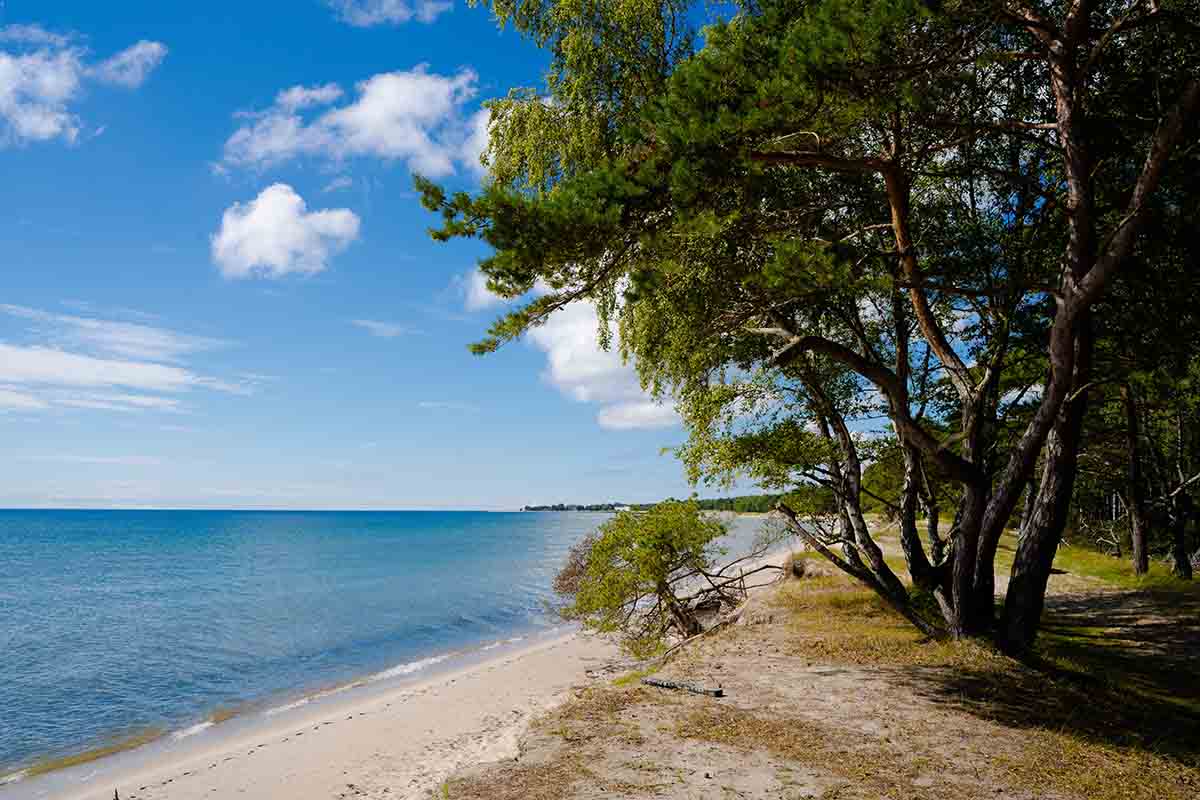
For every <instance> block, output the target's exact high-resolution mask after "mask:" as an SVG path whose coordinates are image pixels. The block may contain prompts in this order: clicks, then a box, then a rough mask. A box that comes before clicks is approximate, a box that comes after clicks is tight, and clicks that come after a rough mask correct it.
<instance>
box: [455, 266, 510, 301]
mask: <svg viewBox="0 0 1200 800" xmlns="http://www.w3.org/2000/svg"><path fill="white" fill-rule="evenodd" d="M459 282H460V286H461V287H462V292H463V305H464V306H465V307H466V309H467V311H482V310H483V309H485V308H492V307H493V306H498V305H503V304H504V303H506V302H508V301H507V300H506V299H505V298H503V297H501V296H500V295H498V294H494V293H493V292H492V291H491V290H490V289H488V286H487V276H486V275H484V274H483V273H482V272H480V271H479V270H478V269H473V270H471V271H470V272H468V273H467V274H466V275H464V276H463V277H462V278H461V279H459Z"/></svg>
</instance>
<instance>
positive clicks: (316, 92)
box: [220, 64, 486, 177]
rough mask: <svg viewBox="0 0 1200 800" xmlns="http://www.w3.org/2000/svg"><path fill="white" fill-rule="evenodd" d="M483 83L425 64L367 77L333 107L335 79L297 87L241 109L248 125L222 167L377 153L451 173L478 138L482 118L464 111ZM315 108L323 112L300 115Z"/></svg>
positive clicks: (433, 172)
mask: <svg viewBox="0 0 1200 800" xmlns="http://www.w3.org/2000/svg"><path fill="white" fill-rule="evenodd" d="M477 82H478V75H476V74H475V72H474V71H473V70H470V69H462V70H459V72H457V73H456V74H454V75H437V74H433V73H430V72H429V69H428V66H427V65H424V64H421V65H418V66H417V67H415V68H413V69H411V70H408V71H406V72H405V71H398V72H384V73H380V74H378V75H373V76H372V77H370V78H368V79H366V80H364V81H361V82H360V83H358V84H357V86H356V87H355V90H356V93H357V97H356V98H355V99H354V100H353V101H352V102H349V103H344V104H342V105H334V104H335V103H336V101H337V100H339V99H340V98H341V90H340V89H339V88H338V87H337V86H336V85H335V84H326V85H324V86H320V87H303V86H296V87H292V88H290V89H286V90H284V91H283V92H280V93H279V95H278V96H277V97H276V98H275V102H274V104H273V105H272V106H271V107H270V108H268V109H266V110H264V111H257V112H242V113H241V114H239V115H238V117H239V118H240V119H242V120H244V124H243V125H242V126H241V127H240V128H238V130H236V131H235V132H234V133H233V135H232V136H230V137H229V139H228V140H227V141H226V142H225V150H224V155H223V158H222V162H221V165H220V166H221V167H222V168H228V167H250V168H257V169H263V168H267V167H270V166H273V165H276V164H280V163H283V162H285V161H289V160H292V159H296V158H302V157H309V158H319V159H326V160H331V161H335V162H338V161H342V160H344V159H347V158H352V157H375V158H382V159H386V160H389V161H403V162H405V163H406V164H407V165H408V166H409V167H410V168H411V169H413V170H415V171H418V172H422V173H424V174H426V175H430V176H432V177H438V176H443V175H448V174H450V173H452V172H453V171H454V170H455V167H456V165H458V164H464V163H467V162H468V160H469V159H470V158H471V156H470V154H469V150H468V147H475V146H477V143H478V122H477V121H475V120H474V119H473V118H472V119H467V118H465V116H464V111H463V108H464V106H465V104H466V103H467V102H468V101H470V100H471V99H472V98H473V97H474V96H475V94H476V92H477V87H476V84H477ZM298 100H300V101H302V102H299V103H298V102H297V101H298ZM315 109H324V110H323V111H320V113H310V114H308V116H307V117H306V116H305V114H302V113H301V112H305V111H308V112H313V111H314V110H315ZM485 127H486V126H485ZM485 133H486V131H485ZM475 160H476V163H477V162H478V152H476V153H475Z"/></svg>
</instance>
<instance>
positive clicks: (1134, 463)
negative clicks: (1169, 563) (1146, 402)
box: [1121, 384, 1150, 575]
mask: <svg viewBox="0 0 1200 800" xmlns="http://www.w3.org/2000/svg"><path fill="white" fill-rule="evenodd" d="M1121 402H1122V404H1123V405H1124V407H1125V449H1126V458H1127V459H1128V462H1129V492H1128V494H1129V498H1128V502H1127V503H1126V506H1127V507H1128V508H1129V538H1130V540H1131V542H1132V546H1133V572H1134V574H1136V575H1145V574H1146V573H1147V572H1149V571H1150V551H1149V550H1148V549H1147V535H1148V532H1149V529H1150V519H1149V514H1148V513H1147V511H1146V492H1145V487H1144V485H1143V481H1142V448H1141V444H1140V440H1141V433H1140V430H1139V428H1140V425H1139V420H1138V410H1137V400H1136V399H1135V398H1134V396H1133V389H1132V388H1131V387H1130V386H1129V384H1123V385H1122V386H1121Z"/></svg>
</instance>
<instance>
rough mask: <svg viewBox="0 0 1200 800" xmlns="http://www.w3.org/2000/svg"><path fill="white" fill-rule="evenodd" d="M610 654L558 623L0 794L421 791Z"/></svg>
mask: <svg viewBox="0 0 1200 800" xmlns="http://www.w3.org/2000/svg"><path fill="white" fill-rule="evenodd" d="M617 662H619V658H618V654H617V651H616V649H615V647H613V646H612V645H611V644H608V643H606V642H604V641H602V640H600V639H597V638H595V637H589V636H584V635H582V634H569V635H565V636H562V637H558V638H555V639H551V640H548V641H543V642H539V643H537V644H534V645H531V646H530V647H528V648H526V649H523V650H518V651H515V652H510V653H508V654H505V655H502V656H498V657H496V658H493V659H490V660H485V661H482V662H479V663H477V664H475V665H472V666H470V667H465V668H463V669H460V670H458V671H454V672H447V673H445V674H442V675H439V676H437V677H434V678H431V679H429V680H428V681H424V682H421V683H418V684H410V685H408V686H405V687H403V688H399V689H396V690H389V691H387V692H386V693H383V694H380V695H378V696H375V697H371V698H370V699H367V700H360V701H351V702H347V703H332V704H328V703H324V704H320V707H319V708H315V709H313V710H312V711H311V712H308V713H303V712H301V713H298V714H297V713H293V714H289V715H286V717H284V716H282V715H281V718H280V720H279V722H278V723H277V724H268V725H265V726H256V727H255V728H254V729H253V730H251V731H247V732H246V733H245V734H244V735H238V736H233V737H227V738H220V737H217V738H218V740H217V741H216V742H214V744H213V745H212V746H209V747H206V748H203V749H198V750H197V749H192V750H189V751H188V752H187V753H186V754H184V753H174V754H173V753H169V752H166V753H163V754H162V755H161V757H156V758H153V759H152V760H151V761H150V762H149V763H140V764H137V765H136V766H135V765H130V766H128V767H120V766H118V767H115V768H114V767H112V766H109V765H106V764H105V763H104V762H96V763H94V764H92V765H90V766H91V767H92V769H91V770H89V771H87V772H85V773H84V775H83V776H81V777H80V778H77V779H75V780H76V781H81V780H82V781H83V782H82V783H79V784H78V785H77V786H75V787H55V788H53V789H50V788H43V789H39V786H38V784H39V783H40V782H41V779H30V780H28V781H22V782H21V783H18V784H14V785H11V786H9V787H5V788H3V789H0V796H7V795H8V794H9V792H10V791H11V792H12V794H13V795H14V796H28V797H37V796H42V797H62V798H70V799H71V800H111V798H112V797H113V792H114V790H115V791H117V792H119V793H120V797H121V798H123V800H168V798H169V800H199V798H214V797H216V798H228V797H239V796H242V797H254V798H268V799H270V798H279V800H284V799H285V798H286V799H287V800H309V799H310V798H311V800H318V799H319V800H329V799H330V798H352V797H371V798H422V797H427V796H428V795H429V792H430V791H431V790H433V789H436V788H437V786H438V784H439V783H440V782H441V781H442V780H443V779H444V778H445V777H446V776H447V775H449V774H450V773H451V772H453V771H454V770H455V769H458V768H460V767H462V766H465V765H468V764H473V763H479V762H484V761H491V760H495V759H500V758H510V757H513V756H515V755H516V753H517V741H518V738H519V736H520V734H521V732H522V731H523V730H524V728H525V727H526V726H527V725H528V723H529V721H530V719H531V718H532V717H533V716H534V715H536V714H538V713H540V712H543V711H545V710H547V709H550V708H553V707H554V706H555V705H557V704H558V703H560V702H561V701H562V700H563V699H564V698H565V696H566V695H567V693H568V691H569V690H570V689H571V688H572V687H573V686H579V685H585V684H587V683H590V682H592V681H594V680H598V679H602V678H608V677H611V675H612V674H613V670H614V669H615V667H614V664H616V663H617ZM85 776H86V778H87V779H86V780H83V778H84V777H85ZM47 777H49V778H50V779H53V778H54V777H55V776H53V775H51V776H47ZM61 777H62V776H59V780H61Z"/></svg>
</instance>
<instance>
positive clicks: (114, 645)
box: [0, 511, 752, 776]
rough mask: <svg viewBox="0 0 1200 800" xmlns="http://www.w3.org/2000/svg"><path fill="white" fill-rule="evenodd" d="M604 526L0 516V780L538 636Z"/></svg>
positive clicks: (215, 516)
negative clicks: (50, 761)
mask: <svg viewBox="0 0 1200 800" xmlns="http://www.w3.org/2000/svg"><path fill="white" fill-rule="evenodd" d="M605 518H606V515H603V514H584V513H488V512H438V511H429V512H422V511H403V512H252V511H0V776H3V775H4V774H6V773H12V772H14V771H16V770H18V769H20V768H21V767H23V766H25V765H28V764H30V763H33V762H35V761H39V760H41V759H46V758H55V757H61V756H64V755H68V754H73V753H77V752H81V751H84V750H87V749H90V748H93V747H97V746H100V745H102V744H104V743H106V742H110V741H112V739H113V737H115V736H120V735H122V734H127V733H129V732H132V731H137V730H143V729H149V728H154V729H163V730H168V731H170V730H175V731H179V730H184V729H186V728H188V727H189V726H193V725H196V724H197V723H198V722H200V721H202V720H204V719H205V718H206V717H207V716H208V715H210V714H212V713H213V712H214V711H215V710H217V709H238V708H245V707H247V706H250V707H254V706H255V705H256V704H257V706H258V707H260V708H261V707H262V705H263V704H265V703H269V702H277V701H279V700H280V699H281V698H286V697H296V696H301V695H302V694H303V693H305V692H312V691H315V690H318V689H320V688H322V687H328V686H331V685H338V684H341V683H345V682H348V681H351V680H354V679H357V678H361V677H362V676H364V675H378V674H384V675H404V674H410V673H416V672H417V671H419V670H420V669H422V668H423V667H425V666H427V665H430V664H432V663H434V660H435V659H438V658H441V657H443V656H445V655H446V654H451V653H454V652H461V651H463V650H466V649H470V648H479V647H482V646H486V645H487V643H489V642H496V641H503V640H505V639H509V638H512V637H516V636H521V635H523V634H531V633H533V632H536V631H538V630H539V629H544V628H546V627H548V626H551V625H553V624H555V621H554V620H553V619H552V618H550V617H549V616H548V615H547V613H546V602H547V601H548V600H550V599H551V592H550V584H551V581H552V580H553V576H554V573H555V572H556V570H557V568H558V567H559V565H560V564H561V563H562V560H563V558H564V556H565V554H566V552H567V550H568V549H569V548H570V546H571V545H572V544H574V543H575V542H576V541H577V540H578V539H579V538H581V537H582V536H583V535H585V534H586V533H588V532H589V531H591V530H593V529H594V528H595V527H596V526H597V525H598V524H600V523H601V522H602V521H603V520H604V519H605ZM750 527H751V526H750V524H749V523H748V522H746V521H741V522H739V523H738V525H737V526H736V533H735V536H733V537H731V538H733V539H736V540H739V541H740V542H741V543H742V544H743V545H744V544H745V543H746V542H748V540H749V538H751V536H752V533H751V532H750ZM734 546H735V547H736V546H737V544H736V543H735V544H734Z"/></svg>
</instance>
